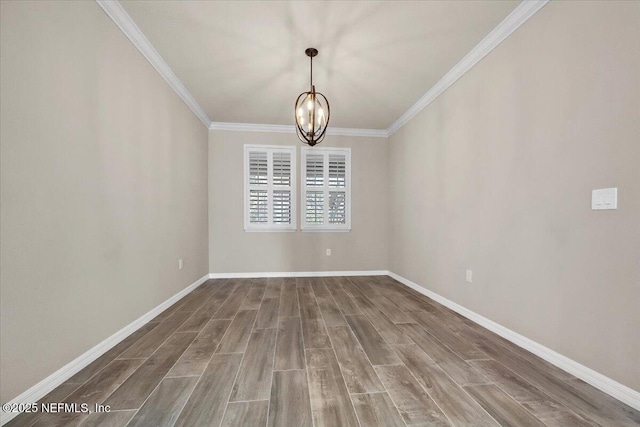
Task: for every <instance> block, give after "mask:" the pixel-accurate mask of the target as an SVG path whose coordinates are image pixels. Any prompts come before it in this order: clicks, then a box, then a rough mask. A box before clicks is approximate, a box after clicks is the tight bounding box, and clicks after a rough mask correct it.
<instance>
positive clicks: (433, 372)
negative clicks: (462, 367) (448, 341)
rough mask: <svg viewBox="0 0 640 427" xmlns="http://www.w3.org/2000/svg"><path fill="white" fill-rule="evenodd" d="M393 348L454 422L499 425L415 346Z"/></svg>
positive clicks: (477, 426) (468, 425)
mask: <svg viewBox="0 0 640 427" xmlns="http://www.w3.org/2000/svg"><path fill="white" fill-rule="evenodd" d="M394 349H395V350H396V353H397V354H398V356H400V359H402V361H403V362H404V364H405V366H406V367H407V368H408V369H409V371H411V373H412V374H413V376H414V377H416V379H417V380H418V382H419V383H420V385H422V388H423V389H424V390H425V391H426V392H427V393H428V394H429V396H430V397H431V399H433V401H434V402H435V403H436V404H437V405H438V407H439V408H440V409H441V410H442V412H444V413H445V415H446V416H447V418H448V419H449V420H450V421H451V422H452V423H453V425H455V426H466V427H480V426H498V423H497V422H496V421H495V420H494V419H493V418H492V417H491V416H489V414H487V412H486V411H485V410H484V409H482V407H481V406H480V405H479V404H478V403H477V402H476V401H475V400H474V399H473V398H472V397H471V396H469V394H467V392H465V391H464V390H463V389H462V387H460V386H459V385H458V384H456V383H455V382H454V381H453V380H452V379H451V378H450V377H449V376H448V375H447V374H446V373H445V372H444V371H443V370H442V368H440V367H439V366H438V365H437V364H436V363H435V362H434V361H433V360H432V359H431V358H430V357H429V356H428V355H427V354H426V353H425V352H424V351H422V350H421V349H420V348H419V347H418V346H417V345H415V344H412V345H407V346H397V347H394Z"/></svg>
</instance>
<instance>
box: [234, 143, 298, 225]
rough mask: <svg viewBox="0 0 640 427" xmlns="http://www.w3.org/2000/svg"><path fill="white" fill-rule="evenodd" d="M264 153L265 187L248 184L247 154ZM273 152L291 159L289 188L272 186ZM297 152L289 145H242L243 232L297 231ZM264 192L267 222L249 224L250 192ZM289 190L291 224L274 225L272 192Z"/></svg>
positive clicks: (248, 167)
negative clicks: (265, 155)
mask: <svg viewBox="0 0 640 427" xmlns="http://www.w3.org/2000/svg"><path fill="white" fill-rule="evenodd" d="M255 151H259V152H266V153H267V185H266V187H265V186H259V185H255V184H253V185H252V184H250V183H249V174H250V165H249V153H250V152H255ZM275 152H287V153H289V155H290V159H291V176H290V185H289V186H278V185H274V184H273V153H275ZM296 159H297V152H296V147H295V146H291V145H262V144H244V164H243V173H244V231H245V232H295V231H296V230H297V229H298V225H297V218H298V215H297V210H296V206H297V203H296V201H297V190H296V184H297V178H296V171H297V167H296V166H297V163H296ZM256 189H259V190H266V191H267V222H266V223H264V224H256V223H251V222H250V213H249V206H250V201H249V197H250V191H251V190H256ZM279 190H289V191H290V192H291V198H290V202H291V223H290V224H275V223H273V194H274V191H279Z"/></svg>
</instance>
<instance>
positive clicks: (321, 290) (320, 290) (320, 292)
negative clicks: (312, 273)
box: [311, 277, 331, 298]
mask: <svg viewBox="0 0 640 427" xmlns="http://www.w3.org/2000/svg"><path fill="white" fill-rule="evenodd" d="M311 288H312V289H313V293H314V294H315V296H316V298H318V297H321V298H326V297H330V296H331V293H330V292H329V289H328V288H327V286H326V285H325V284H324V280H323V279H322V277H314V278H312V279H311Z"/></svg>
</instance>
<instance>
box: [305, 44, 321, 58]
mask: <svg viewBox="0 0 640 427" xmlns="http://www.w3.org/2000/svg"><path fill="white" fill-rule="evenodd" d="M304 53H306V54H307V56H308V57H310V58H313V57H314V56H316V55H317V54H318V49H316V48H315V47H308V48H307V50H305V51H304Z"/></svg>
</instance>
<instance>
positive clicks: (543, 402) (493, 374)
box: [469, 360, 587, 425]
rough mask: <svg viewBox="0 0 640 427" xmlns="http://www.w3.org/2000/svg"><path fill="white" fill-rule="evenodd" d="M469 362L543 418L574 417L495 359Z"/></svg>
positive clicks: (517, 400) (530, 410) (578, 422)
mask: <svg viewBox="0 0 640 427" xmlns="http://www.w3.org/2000/svg"><path fill="white" fill-rule="evenodd" d="M469 363H470V364H471V365H472V366H474V367H475V368H476V369H477V370H478V371H480V372H482V374H483V375H484V376H485V377H487V378H488V379H489V380H490V381H492V382H493V383H495V384H496V385H498V386H499V387H500V388H501V389H502V390H504V391H505V392H506V393H507V394H508V395H509V396H511V397H512V398H513V399H514V400H515V401H516V402H518V403H520V404H521V405H522V406H524V407H525V408H527V409H528V410H529V412H531V413H532V414H533V415H535V416H536V417H538V418H540V419H541V420H545V419H550V418H563V419H565V420H567V419H569V418H571V417H572V415H571V414H569V413H568V412H567V410H566V409H565V408H563V406H562V405H561V404H560V403H558V402H556V401H554V400H553V399H551V398H550V397H549V396H547V395H546V394H545V393H543V392H541V391H540V390H539V389H537V388H536V387H534V386H533V385H532V384H530V383H528V382H527V381H525V380H524V378H522V377H520V376H519V375H517V374H515V373H514V372H513V371H511V370H510V369H507V368H506V367H505V366H503V365H501V364H500V363H498V362H496V361H495V360H473V361H471V362H469ZM576 418H577V417H576ZM581 422H582V421H581V420H579V419H577V420H575V421H573V423H572V424H574V425H580V423H581ZM583 425H587V422H586V421H584V424H583Z"/></svg>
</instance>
